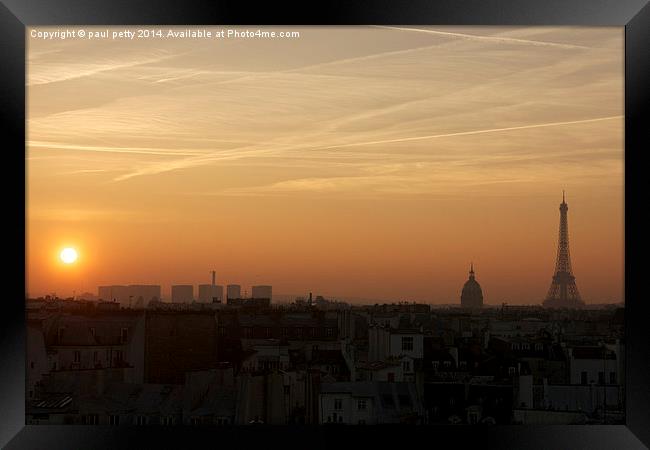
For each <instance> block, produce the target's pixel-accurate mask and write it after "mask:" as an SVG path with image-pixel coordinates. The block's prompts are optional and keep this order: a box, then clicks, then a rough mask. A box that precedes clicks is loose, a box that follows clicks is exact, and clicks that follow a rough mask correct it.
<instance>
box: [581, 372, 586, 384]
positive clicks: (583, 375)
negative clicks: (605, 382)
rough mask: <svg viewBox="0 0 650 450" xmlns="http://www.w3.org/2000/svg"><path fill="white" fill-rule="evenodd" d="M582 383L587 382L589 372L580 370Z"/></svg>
mask: <svg viewBox="0 0 650 450" xmlns="http://www.w3.org/2000/svg"><path fill="white" fill-rule="evenodd" d="M580 384H587V372H580Z"/></svg>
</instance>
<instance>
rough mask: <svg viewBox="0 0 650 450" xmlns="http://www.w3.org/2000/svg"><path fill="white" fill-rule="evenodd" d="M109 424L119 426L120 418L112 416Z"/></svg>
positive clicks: (109, 417) (109, 418)
mask: <svg viewBox="0 0 650 450" xmlns="http://www.w3.org/2000/svg"><path fill="white" fill-rule="evenodd" d="M108 424H109V425H119V424H120V416H118V415H114V414H111V415H109V416H108Z"/></svg>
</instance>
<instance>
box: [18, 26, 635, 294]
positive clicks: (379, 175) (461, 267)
mask: <svg viewBox="0 0 650 450" xmlns="http://www.w3.org/2000/svg"><path fill="white" fill-rule="evenodd" d="M45 29H46V28H39V30H45ZM102 29H103V28H102ZM165 29H166V28H165ZM254 29H256V28H254ZM266 29H267V30H276V31H279V30H280V28H275V27H267V28H266ZM295 30H299V31H300V33H301V36H300V38H298V39H283V40H251V39H249V40H228V39H224V40H168V41H165V40H137V39H136V40H132V41H111V40H108V41H99V42H89V41H86V40H75V39H67V40H56V39H55V40H50V41H42V40H38V39H33V38H30V37H29V29H28V31H27V32H28V66H27V70H28V81H27V84H28V86H27V89H28V90H27V94H28V105H27V107H28V109H27V112H28V124H27V128H28V143H27V275H28V278H27V289H28V294H29V295H31V296H37V295H44V294H47V293H51V292H56V293H57V294H59V295H71V294H72V292H73V290H75V291H76V293H77V294H79V293H81V292H84V291H91V292H95V293H96V287H97V286H98V285H101V284H135V283H151V284H161V285H162V286H163V295H165V294H166V293H167V292H168V290H169V286H170V285H171V284H176V283H179V284H180V283H194V284H198V283H207V282H209V281H210V274H209V271H210V270H212V269H214V270H216V271H217V282H218V283H219V284H227V283H239V284H242V286H243V287H244V288H245V289H247V290H248V291H249V292H250V285H252V284H271V285H273V291H274V294H276V293H277V294H301V295H304V294H305V293H307V292H309V291H312V292H314V294H323V295H331V296H336V297H337V298H345V297H355V298H367V299H379V300H409V301H410V300H417V301H426V302H431V303H451V302H458V298H459V295H460V289H461V288H462V285H463V283H464V282H465V280H466V279H467V271H468V266H469V262H470V261H474V265H475V269H476V275H477V280H478V281H479V283H481V285H482V287H483V292H484V296H485V301H486V303H488V304H500V303H501V302H503V301H506V302H508V303H519V304H523V303H540V302H541V300H542V299H543V298H544V296H545V294H546V291H547V289H548V287H549V284H550V281H551V276H552V272H553V268H554V263H555V253H556V246H557V232H558V224H559V211H558V206H559V203H560V202H561V196H562V190H563V189H566V191H567V202H568V204H569V233H570V237H571V243H570V245H571V256H572V262H573V269H574V274H575V276H576V282H577V285H578V289H579V290H580V292H581V294H582V296H583V298H584V299H585V300H586V301H587V303H601V302H605V301H620V300H622V294H623V242H624V241H623V217H624V215H623V111H624V109H623V28H584V27H579V28H570V27H562V28H550V27H534V28H520V27H516V28H515V27H511V28H503V27H420V28H417V29H413V28H404V27H350V28H340V27H313V28H295ZM65 246H72V247H75V248H77V250H78V251H79V255H80V257H79V260H78V261H77V263H75V264H73V265H70V266H64V265H63V264H61V263H60V262H59V260H58V252H59V251H60V250H61V249H62V248H63V247H65Z"/></svg>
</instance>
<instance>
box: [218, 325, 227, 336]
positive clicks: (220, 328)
mask: <svg viewBox="0 0 650 450" xmlns="http://www.w3.org/2000/svg"><path fill="white" fill-rule="evenodd" d="M225 335H226V327H219V336H221V337H223V336H225Z"/></svg>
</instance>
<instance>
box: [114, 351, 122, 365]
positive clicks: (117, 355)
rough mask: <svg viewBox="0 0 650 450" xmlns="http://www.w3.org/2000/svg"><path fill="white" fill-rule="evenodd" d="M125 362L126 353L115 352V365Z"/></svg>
mask: <svg viewBox="0 0 650 450" xmlns="http://www.w3.org/2000/svg"><path fill="white" fill-rule="evenodd" d="M122 362H124V352H123V351H122V350H115V364H121V363H122Z"/></svg>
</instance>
